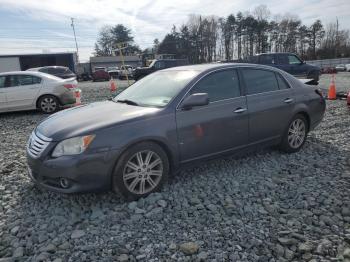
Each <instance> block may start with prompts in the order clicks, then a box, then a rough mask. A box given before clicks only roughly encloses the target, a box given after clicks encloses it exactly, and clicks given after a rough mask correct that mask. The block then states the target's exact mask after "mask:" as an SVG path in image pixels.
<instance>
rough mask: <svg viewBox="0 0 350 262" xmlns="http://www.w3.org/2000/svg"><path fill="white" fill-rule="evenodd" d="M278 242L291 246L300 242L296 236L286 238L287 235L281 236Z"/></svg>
mask: <svg viewBox="0 0 350 262" xmlns="http://www.w3.org/2000/svg"><path fill="white" fill-rule="evenodd" d="M278 242H280V243H281V244H282V245H284V246H291V245H295V244H297V243H298V241H297V240H295V239H294V238H285V237H279V238H278Z"/></svg>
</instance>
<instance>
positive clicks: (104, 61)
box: [90, 55, 141, 71]
mask: <svg viewBox="0 0 350 262" xmlns="http://www.w3.org/2000/svg"><path fill="white" fill-rule="evenodd" d="M124 63H125V65H131V66H133V67H138V66H141V57H140V56H137V55H135V56H124ZM121 65H122V60H121V57H120V56H94V57H90V67H91V70H92V71H94V69H95V67H105V68H111V67H118V68H119V67H120V66H121Z"/></svg>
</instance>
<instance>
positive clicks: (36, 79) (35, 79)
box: [32, 76, 41, 84]
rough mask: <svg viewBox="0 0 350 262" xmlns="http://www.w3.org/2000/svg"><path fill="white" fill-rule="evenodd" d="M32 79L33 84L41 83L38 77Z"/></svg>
mask: <svg viewBox="0 0 350 262" xmlns="http://www.w3.org/2000/svg"><path fill="white" fill-rule="evenodd" d="M32 78H33V84H40V83H41V78H40V77H36V76H32Z"/></svg>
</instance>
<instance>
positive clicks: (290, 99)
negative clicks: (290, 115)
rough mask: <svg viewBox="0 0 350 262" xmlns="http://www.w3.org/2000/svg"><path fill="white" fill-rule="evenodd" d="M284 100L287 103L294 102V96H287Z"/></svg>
mask: <svg viewBox="0 0 350 262" xmlns="http://www.w3.org/2000/svg"><path fill="white" fill-rule="evenodd" d="M284 102H285V103H286V104H289V103H292V102H293V99H292V98H286V99H284Z"/></svg>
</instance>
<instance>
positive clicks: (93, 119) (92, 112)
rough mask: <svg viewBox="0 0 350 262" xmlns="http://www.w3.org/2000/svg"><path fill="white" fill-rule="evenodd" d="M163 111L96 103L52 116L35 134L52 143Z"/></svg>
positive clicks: (120, 104)
mask: <svg viewBox="0 0 350 262" xmlns="http://www.w3.org/2000/svg"><path fill="white" fill-rule="evenodd" d="M160 110H161V109H159V108H153V107H152V108H151V107H140V106H132V105H127V104H123V103H116V102H113V101H103V102H96V103H92V104H88V105H82V106H79V107H74V108H71V109H66V110H63V111H61V112H58V113H56V114H53V115H51V116H50V117H48V118H46V119H45V120H44V121H43V122H41V123H40V124H39V125H38V126H37V128H36V132H39V133H40V134H42V135H44V136H46V137H48V138H51V139H52V140H53V141H60V140H63V139H66V138H69V137H74V136H78V135H82V134H88V133H89V132H92V131H94V130H98V129H101V128H105V127H109V126H112V125H118V124H121V123H126V122H129V121H135V120H137V119H140V118H142V119H144V117H145V116H152V115H154V114H155V113H157V112H158V111H160Z"/></svg>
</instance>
